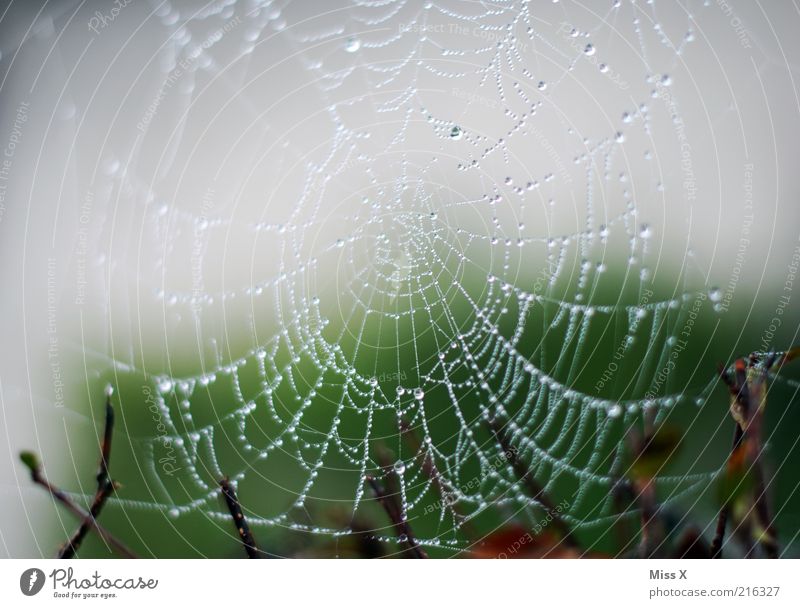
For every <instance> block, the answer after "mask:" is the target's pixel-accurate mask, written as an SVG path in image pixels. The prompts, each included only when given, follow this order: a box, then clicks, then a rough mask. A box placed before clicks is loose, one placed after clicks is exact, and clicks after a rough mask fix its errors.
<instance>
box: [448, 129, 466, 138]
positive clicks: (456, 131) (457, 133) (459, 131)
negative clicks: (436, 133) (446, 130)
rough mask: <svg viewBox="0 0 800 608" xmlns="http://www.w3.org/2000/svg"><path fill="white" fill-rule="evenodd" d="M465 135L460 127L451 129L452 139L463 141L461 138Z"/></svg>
mask: <svg viewBox="0 0 800 608" xmlns="http://www.w3.org/2000/svg"><path fill="white" fill-rule="evenodd" d="M463 135H464V131H463V130H462V129H461V127H459V126H458V125H456V126H454V127H453V128H452V129H450V139H456V140H458V139H461V137H462V136H463Z"/></svg>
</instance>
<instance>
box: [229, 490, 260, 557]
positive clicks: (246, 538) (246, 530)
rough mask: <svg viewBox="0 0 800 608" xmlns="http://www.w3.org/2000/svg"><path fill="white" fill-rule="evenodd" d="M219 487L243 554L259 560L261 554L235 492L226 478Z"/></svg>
mask: <svg viewBox="0 0 800 608" xmlns="http://www.w3.org/2000/svg"><path fill="white" fill-rule="evenodd" d="M219 485H220V489H221V491H222V497H223V498H224V499H225V503H226V504H227V505H228V510H229V511H230V513H231V517H232V518H233V525H234V526H236V531H237V532H238V533H239V538H240V539H241V540H242V545H243V546H244V550H245V553H247V557H249V558H250V559H259V558H260V557H261V553H260V552H259V550H258V547H257V546H256V539H255V538H253V533H252V532H251V531H250V526H248V525H247V520H246V519H245V518H244V513H242V505H241V504H240V503H239V499H238V498H237V497H236V491H235V490H234V489H233V486H232V485H231V483H230V481H229V480H228V478H227V477H225V478H223V479H221V480H220V482H219Z"/></svg>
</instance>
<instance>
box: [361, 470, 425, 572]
mask: <svg viewBox="0 0 800 608" xmlns="http://www.w3.org/2000/svg"><path fill="white" fill-rule="evenodd" d="M367 483H369V485H370V488H372V492H373V493H374V494H375V498H377V499H378V502H380V503H381V506H382V507H383V510H384V511H386V514H387V515H388V516H389V519H390V520H391V522H392V524H394V528H395V530H396V531H397V534H398V536H401V537H405V540H406V542H407V543H408V546H409V548H410V550H411V555H412V556H414V557H416V558H418V559H426V558H427V557H428V554H427V553H426V552H425V550H424V549H423V548H422V547H421V546H420V544H419V543H418V542H417V539H416V538H415V537H414V533H413V532H412V531H411V525H410V524H409V523H408V521H407V520H406V519H405V518H404V517H403V515H402V513H401V510H400V508H399V507H398V506H397V504H396V503H395V501H394V500H392V497H391V496H390V495H389V494H388V493H387V492H386V490H385V488H384V487H383V486H382V485H381V484H380V482H379V481H378V480H377V479H375V478H374V477H372V476H371V475H368V476H367Z"/></svg>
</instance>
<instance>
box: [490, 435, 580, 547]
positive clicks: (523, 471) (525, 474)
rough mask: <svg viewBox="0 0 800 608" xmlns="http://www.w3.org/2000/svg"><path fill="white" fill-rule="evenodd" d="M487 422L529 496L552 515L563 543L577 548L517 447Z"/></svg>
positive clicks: (568, 529) (570, 532)
mask: <svg viewBox="0 0 800 608" xmlns="http://www.w3.org/2000/svg"><path fill="white" fill-rule="evenodd" d="M487 424H488V426H489V429H490V430H491V431H492V434H493V435H494V437H495V439H496V440H497V443H499V444H500V447H501V448H502V449H503V453H504V454H505V456H506V459H507V460H508V462H509V463H510V464H511V467H512V468H513V469H514V473H515V474H516V476H517V477H518V478H519V479H520V480H521V481H522V483H523V484H525V486H526V487H527V488H528V492H529V493H530V495H531V498H532V499H533V500H536V501H538V502H540V503H541V504H542V506H543V507H544V508H545V510H547V513H548V515H551V516H552V517H553V526H554V527H555V529H556V530H558V532H559V534H560V535H561V537H562V538H563V540H564V543H565V544H566V545H567V546H568V547H570V548H573V549H577V548H578V542H577V541H576V540H575V537H574V536H573V534H572V531H571V530H570V528H569V526H568V525H567V523H566V522H565V521H564V520H563V519H562V518H561V517H560V515H559V511H558V509H556V506H555V505H554V504H553V502H552V501H551V500H550V497H549V496H547V493H546V492H545V491H544V488H543V487H542V486H541V485H539V482H538V481H536V479H534V477H533V475H531V472H530V471H529V470H528V468H527V467H526V466H525V465H524V464H523V463H522V462H521V461H520V460H519V458H517V449H516V448H515V447H513V446H512V445H511V444H510V443H509V442H508V439H507V438H506V436H505V433H504V432H503V430H502V429H500V428H498V426H497V423H496V422H495V421H494V420H491V421H489V422H488V423H487Z"/></svg>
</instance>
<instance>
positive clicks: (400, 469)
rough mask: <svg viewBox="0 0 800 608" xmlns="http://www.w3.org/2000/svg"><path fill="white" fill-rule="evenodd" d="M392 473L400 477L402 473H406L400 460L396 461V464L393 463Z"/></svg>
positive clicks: (404, 464)
mask: <svg viewBox="0 0 800 608" xmlns="http://www.w3.org/2000/svg"><path fill="white" fill-rule="evenodd" d="M394 472H395V473H397V474H398V475H402V474H403V473H405V472H406V463H405V462H403V461H402V460H398V461H397V462H395V463H394Z"/></svg>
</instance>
